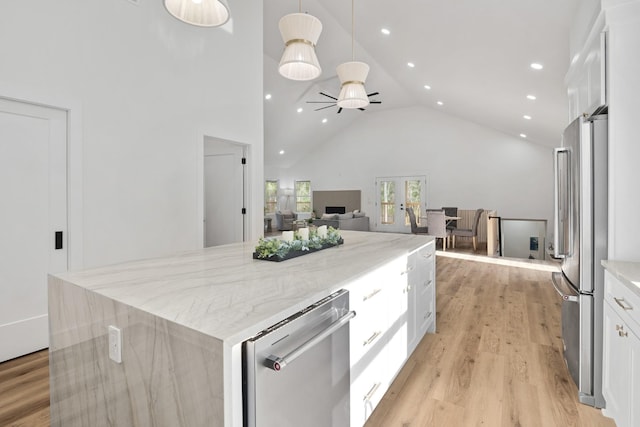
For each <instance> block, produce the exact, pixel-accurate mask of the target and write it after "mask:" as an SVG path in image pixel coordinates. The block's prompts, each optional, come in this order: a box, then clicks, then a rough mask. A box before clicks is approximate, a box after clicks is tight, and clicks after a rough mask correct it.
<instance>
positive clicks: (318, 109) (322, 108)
mask: <svg viewBox="0 0 640 427" xmlns="http://www.w3.org/2000/svg"><path fill="white" fill-rule="evenodd" d="M331 107H335V104H333V105H327V106H326V107H320V108H316V109H315V110H313V111H320V110H324V109H325V108H331Z"/></svg>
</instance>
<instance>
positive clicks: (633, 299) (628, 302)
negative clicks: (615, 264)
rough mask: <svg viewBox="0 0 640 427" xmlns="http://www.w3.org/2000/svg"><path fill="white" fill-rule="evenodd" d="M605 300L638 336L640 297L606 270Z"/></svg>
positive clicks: (639, 329) (639, 330)
mask: <svg viewBox="0 0 640 427" xmlns="http://www.w3.org/2000/svg"><path fill="white" fill-rule="evenodd" d="M604 299H605V301H607V302H608V303H609V304H611V307H613V308H614V310H615V312H616V313H617V314H618V315H619V316H620V318H621V319H622V320H623V321H624V322H626V323H627V324H628V325H629V327H631V328H632V329H633V330H634V331H635V332H636V334H637V335H638V334H639V333H640V296H638V295H636V294H635V293H633V292H632V291H631V289H629V288H627V287H626V286H625V285H623V284H622V283H620V281H618V279H616V278H615V277H614V276H613V275H611V273H609V272H608V271H606V270H605V276H604Z"/></svg>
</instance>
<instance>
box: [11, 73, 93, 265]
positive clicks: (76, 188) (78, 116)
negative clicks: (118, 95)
mask: <svg viewBox="0 0 640 427" xmlns="http://www.w3.org/2000/svg"><path fill="white" fill-rule="evenodd" d="M0 98H3V99H6V100H9V101H16V102H22V103H26V104H32V105H36V106H40V107H46V108H54V109H57V110H63V111H66V113H67V230H68V233H67V239H66V243H67V266H68V269H70V270H80V269H82V268H83V266H84V245H83V242H84V228H83V224H84V209H83V206H84V197H83V189H84V182H83V144H82V103H81V102H80V101H78V100H77V99H73V98H68V97H64V96H60V94H59V93H58V92H57V91H56V90H53V91H52V93H43V91H42V89H33V88H31V87H17V86H14V85H9V84H2V82H0Z"/></svg>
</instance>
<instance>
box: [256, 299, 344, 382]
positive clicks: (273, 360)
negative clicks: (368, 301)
mask: <svg viewBox="0 0 640 427" xmlns="http://www.w3.org/2000/svg"><path fill="white" fill-rule="evenodd" d="M354 317H356V312H355V311H350V312H348V313H347V314H345V315H344V316H342V317H341V318H339V319H338V320H336V321H335V322H333V323H332V324H331V325H329V326H328V327H327V328H326V329H323V330H322V331H321V332H319V333H317V334H316V335H314V336H313V337H311V338H309V340H307V341H306V342H305V343H303V344H301V345H300V346H299V347H298V348H296V349H294V350H292V351H291V352H290V353H288V354H287V355H285V356H283V357H278V356H273V355H271V356H269V357H267V359H266V360H265V366H266V367H267V368H269V369H273V370H274V371H276V372H278V371H281V370H282V369H284V368H285V367H286V366H287V365H288V364H289V363H291V362H293V361H294V360H296V359H297V358H298V357H300V356H302V354H303V353H305V352H306V351H307V350H309V349H311V348H312V347H313V346H315V345H316V344H318V343H319V342H320V341H322V340H323V339H325V338H326V337H328V336H329V335H331V334H332V333H334V332H335V331H337V330H338V329H340V328H341V327H343V326H344V325H346V324H347V323H349V321H350V320H351V319H353V318H354Z"/></svg>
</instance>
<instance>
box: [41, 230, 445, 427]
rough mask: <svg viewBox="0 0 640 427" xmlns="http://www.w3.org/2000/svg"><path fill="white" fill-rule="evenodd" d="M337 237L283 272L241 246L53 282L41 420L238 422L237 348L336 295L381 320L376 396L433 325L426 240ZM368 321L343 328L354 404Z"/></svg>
mask: <svg viewBox="0 0 640 427" xmlns="http://www.w3.org/2000/svg"><path fill="white" fill-rule="evenodd" d="M341 234H342V235H343V237H344V240H345V243H344V245H341V246H339V247H335V248H330V249H325V250H323V251H320V252H317V253H313V254H309V255H306V256H302V257H299V258H294V259H290V260H287V261H283V262H279V263H278V262H268V261H262V260H254V259H253V258H252V252H253V249H254V247H255V242H251V243H241V244H232V245H225V246H220V247H214V248H208V249H204V250H197V251H190V252H185V253H181V254H177V255H175V256H171V257H165V258H157V259H148V260H140V261H134V262H128V263H123V264H118V265H113V266H107V267H102V268H95V269H91V270H85V271H80V272H70V273H65V274H61V275H58V276H50V278H49V319H50V320H49V322H50V377H51V425H52V426H88V425H91V426H102V425H117V426H125V425H126V426H150V425H156V426H204V425H208V426H227V427H230V426H242V370H241V345H242V342H243V341H245V340H246V339H247V338H250V337H252V336H254V335H255V334H256V333H258V332H259V331H261V330H262V329H264V328H266V327H268V326H270V325H272V324H274V323H276V322H278V321H279V320H281V319H284V318H286V317H287V316H289V315H291V314H293V313H295V312H297V311H298V310H300V309H302V308H304V307H306V306H308V305H310V304H312V303H314V302H315V301H317V300H319V299H321V298H323V297H325V296H327V295H329V294H330V293H332V292H334V291H336V290H338V289H342V288H346V289H349V291H350V301H351V306H352V308H354V307H356V308H355V309H356V310H357V311H358V316H357V318H360V319H367V318H368V317H371V318H372V319H376V321H377V323H376V324H375V327H376V328H377V329H376V332H374V335H375V333H377V335H376V337H374V338H373V341H376V339H379V340H380V342H378V343H377V345H376V347H377V349H378V350H377V352H378V353H379V354H380V357H384V358H385V359H384V360H385V364H387V365H388V366H389V368H388V369H386V370H385V373H384V375H383V377H384V378H383V379H381V380H380V381H378V380H375V379H373V381H375V382H374V385H377V387H375V389H376V391H377V392H379V394H380V393H384V390H386V388H387V387H388V385H389V384H390V382H391V381H392V380H393V377H395V375H396V374H397V372H398V370H399V369H400V368H401V366H402V364H404V362H405V360H406V358H407V357H408V356H409V354H410V353H411V351H413V349H414V348H415V346H416V345H417V343H418V342H419V341H420V339H421V338H422V336H423V335H424V333H425V332H427V331H431V332H433V331H434V330H435V268H434V266H435V255H434V245H433V238H431V237H428V236H424V235H423V236H417V235H406V234H388V233H366V232H348V231H344V232H342V233H341ZM368 300H370V301H375V303H372V305H371V306H370V308H368V306H367V305H366V301H368ZM381 319H386V320H384V321H382V320H381ZM354 320H355V319H354ZM368 323H369V322H366V321H364V320H361V321H360V322H357V323H355V325H356V326H354V325H352V326H351V341H350V342H352V343H353V345H351V348H352V350H351V359H352V366H353V367H354V369H355V368H356V367H357V369H358V373H357V379H358V382H356V378H355V376H354V375H353V374H352V381H354V383H353V384H352V395H353V394H354V390H355V391H357V390H359V387H360V388H366V389H367V393H369V392H370V391H371V387H369V385H368V384H366V381H368V380H369V378H368V376H367V375H368V374H367V375H365V373H366V372H369V373H372V372H374V371H377V370H374V369H373V368H372V369H368V370H367V366H365V365H364V364H363V363H362V361H361V359H362V357H363V354H365V353H366V351H367V350H366V348H365V349H362V348H360V347H363V344H362V341H360V339H361V338H360V336H361V335H362V336H366V337H369V339H370V338H371V336H372V335H370V334H369V331H368V330H367V327H368ZM109 326H114V327H116V328H118V329H119V330H120V331H121V340H122V345H121V363H117V362H115V361H113V360H111V359H110V357H109V335H108V329H109ZM378 336H380V338H377V337H378ZM366 337H365V338H366ZM356 340H358V341H357V343H358V344H357V346H355V344H356ZM382 340H384V341H382ZM365 341H366V339H365ZM381 343H382V344H383V345H380V344H381ZM356 347H357V348H358V353H357V354H354V350H353V349H354V348H356ZM365 347H366V346H365ZM381 348H385V350H384V352H382V351H380V349H381ZM378 353H376V354H378ZM383 355H384V356H383ZM358 361H360V362H358ZM369 394H371V396H369V398H370V400H371V402H365V403H367V405H365V406H366V408H369V409H371V408H373V407H375V404H376V403H377V401H378V400H379V397H375V398H374V397H373V394H372V393H369ZM380 397H381V394H380ZM358 399H359V400H360V401H362V397H358ZM354 401H355V402H357V401H358V400H357V399H352V402H354ZM366 408H365V411H364V414H362V415H361V417H364V418H361V419H360V418H354V416H353V415H352V425H355V424H354V423H356V424H357V423H360V421H362V423H363V422H364V419H365V418H366V417H367V416H368V415H369V414H368V413H367V410H366ZM356 409H357V408H356ZM352 412H354V409H353V405H352ZM356 412H357V411H356ZM359 416H360V415H359ZM354 420H355V421H354ZM360 425H361V423H360Z"/></svg>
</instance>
